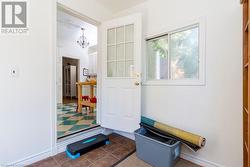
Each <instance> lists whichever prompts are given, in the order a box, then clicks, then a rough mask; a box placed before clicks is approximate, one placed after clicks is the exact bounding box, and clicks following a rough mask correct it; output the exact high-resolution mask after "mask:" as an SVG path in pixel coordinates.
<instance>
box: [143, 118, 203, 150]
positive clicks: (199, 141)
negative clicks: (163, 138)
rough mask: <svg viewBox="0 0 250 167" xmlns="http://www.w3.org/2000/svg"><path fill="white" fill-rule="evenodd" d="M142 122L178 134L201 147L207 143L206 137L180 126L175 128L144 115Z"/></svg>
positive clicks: (177, 135) (174, 134)
mask: <svg viewBox="0 0 250 167" xmlns="http://www.w3.org/2000/svg"><path fill="white" fill-rule="evenodd" d="M141 122H142V123H144V124H146V125H149V126H153V127H154V128H157V129H159V130H161V131H163V132H167V133H169V134H171V135H173V136H176V137H178V138H180V139H182V140H185V141H187V142H189V143H192V144H194V145H197V146H199V147H204V146H205V144H206V139H205V138H204V137H201V136H199V135H196V134H193V133H190V132H186V131H184V130H181V129H178V128H174V127H172V126H169V125H167V124H163V123H160V122H157V121H154V120H152V119H149V118H146V117H142V118H141Z"/></svg>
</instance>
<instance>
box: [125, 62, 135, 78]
mask: <svg viewBox="0 0 250 167" xmlns="http://www.w3.org/2000/svg"><path fill="white" fill-rule="evenodd" d="M125 68H126V69H125V76H126V77H132V76H131V73H132V72H133V71H134V70H133V68H134V62H133V61H126V63H125Z"/></svg>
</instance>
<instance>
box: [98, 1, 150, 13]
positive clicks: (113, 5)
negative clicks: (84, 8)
mask: <svg viewBox="0 0 250 167" xmlns="http://www.w3.org/2000/svg"><path fill="white" fill-rule="evenodd" d="M96 1H97V2H99V3H100V4H102V5H103V6H104V7H105V8H107V9H108V10H110V11H112V12H117V11H119V10H124V9H127V8H130V7H133V6H135V5H138V4H140V3H143V2H145V1H147V0H96Z"/></svg>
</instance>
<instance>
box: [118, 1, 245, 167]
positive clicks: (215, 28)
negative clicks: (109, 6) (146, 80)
mask: <svg viewBox="0 0 250 167" xmlns="http://www.w3.org/2000/svg"><path fill="white" fill-rule="evenodd" d="M134 12H142V13H143V27H144V35H146V36H147V35H154V34H157V33H161V32H163V30H167V29H169V28H170V27H173V26H178V25H183V24H185V23H188V22H190V21H193V20H196V19H198V18H199V17H206V20H207V21H206V24H207V27H206V28H207V30H206V35H207V38H206V50H207V51H206V85H205V86H144V87H143V91H142V92H143V94H142V109H143V111H142V112H143V113H142V114H143V115H145V116H148V117H150V118H153V119H155V120H158V121H160V122H163V123H167V124H169V125H172V126H175V127H178V128H181V129H184V130H187V131H190V132H194V133H197V134H200V135H202V136H204V137H206V138H207V145H206V147H205V148H203V149H201V150H200V151H199V152H198V153H192V152H190V151H189V150H187V149H185V148H183V152H184V153H187V154H189V155H193V156H195V158H196V160H198V159H201V160H204V161H201V162H206V161H208V163H207V164H206V165H207V166H208V164H209V162H211V163H210V165H211V166H212V165H216V164H217V165H221V166H227V167H239V166H242V107H241V106H242V70H241V69H242V63H241V62H242V56H241V55H242V51H241V48H242V38H241V36H242V33H241V32H242V31H241V29H242V28H241V13H242V12H241V6H240V3H239V1H238V0H220V1H217V0H189V1H183V0H148V1H147V2H146V3H144V4H141V5H139V6H136V7H134V8H131V9H128V10H125V11H123V12H121V13H119V14H117V15H116V16H122V15H126V14H129V13H134ZM116 16H115V17H116ZM143 55H145V54H143ZM143 58H145V56H144V57H143ZM213 163H214V164H213Z"/></svg>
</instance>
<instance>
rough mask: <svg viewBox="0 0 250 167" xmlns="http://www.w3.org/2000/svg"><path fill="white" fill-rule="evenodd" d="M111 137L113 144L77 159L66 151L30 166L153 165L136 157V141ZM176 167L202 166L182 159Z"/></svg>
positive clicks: (101, 166)
mask: <svg viewBox="0 0 250 167" xmlns="http://www.w3.org/2000/svg"><path fill="white" fill-rule="evenodd" d="M109 139H110V141H111V144H109V145H105V146H102V147H100V148H98V149H95V150H92V151H90V152H88V153H86V154H84V155H82V156H81V157H80V158H78V159H76V160H71V159H69V158H68V157H67V156H66V154H65V153H61V154H58V155H56V156H54V157H50V158H47V159H45V160H42V161H39V162H37V163H35V164H32V165H30V167H112V166H117V167H151V166H150V165H148V164H147V163H145V162H144V161H142V160H140V159H138V158H137V157H136V154H135V153H134V151H135V142H134V141H132V140H130V139H128V138H125V137H122V136H120V135H117V134H112V135H110V136H109ZM133 153H134V154H133ZM128 155H130V156H129V157H128ZM126 157H127V158H126ZM125 158H126V159H125ZM121 160H123V161H122V162H121ZM176 167H200V166H198V165H195V164H193V163H190V162H188V161H185V160H182V159H180V160H179V161H178V162H177V164H176Z"/></svg>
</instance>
